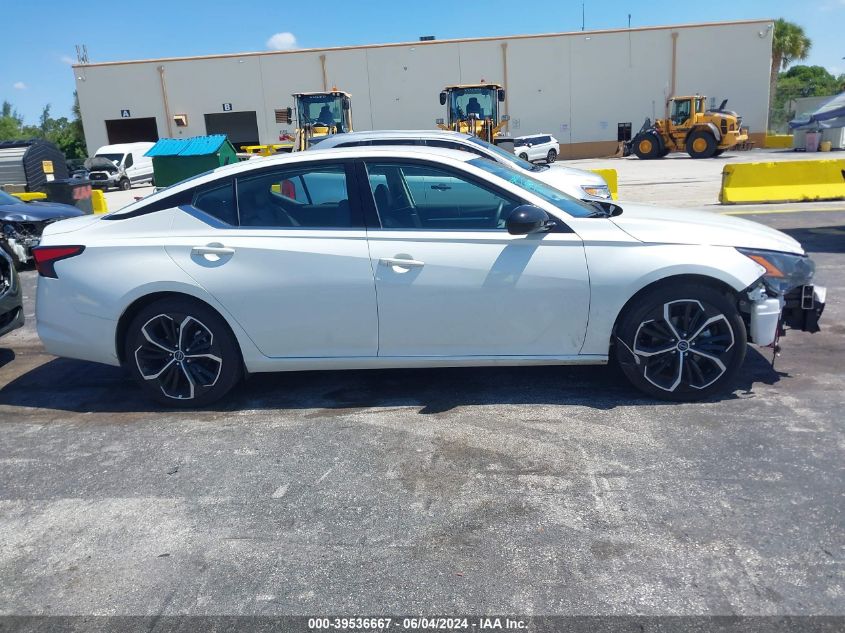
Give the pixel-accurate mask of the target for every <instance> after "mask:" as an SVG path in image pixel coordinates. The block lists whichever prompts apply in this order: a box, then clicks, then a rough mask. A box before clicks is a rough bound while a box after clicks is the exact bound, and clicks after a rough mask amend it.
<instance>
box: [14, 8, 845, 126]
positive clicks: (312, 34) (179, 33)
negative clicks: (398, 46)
mask: <svg viewBox="0 0 845 633" xmlns="http://www.w3.org/2000/svg"><path fill="white" fill-rule="evenodd" d="M2 4H3V5H4V6H3V18H4V19H3V23H4V28H3V38H2V46H3V50H4V52H3V54H2V55H0V100H3V99H6V100H8V101H11V102H12V103H13V104H14V106H15V108H16V109H17V110H18V111H19V112H20V113H21V114H22V115H23V116H24V118H25V119H26V121H27V122H28V123H35V122H36V121H37V119H38V116H39V114H40V112H41V108H42V107H43V106H44V104H46V103H50V104H51V105H52V111H53V114H54V116H61V115H69V113H70V106H71V101H72V94H73V89H74V81H73V73H72V70H71V68H70V62H71V61H72V60H74V59H75V56H76V55H75V48H74V45H75V44H77V43H85V44H87V46H88V53H89V57H90V60H91V61H92V62H96V61H116V60H126V59H147V58H154V57H170V56H181V55H205V54H211V53H235V52H246V51H259V50H267V49H268V47H270V46H276V47H290V46H295V47H297V48H312V47H324V46H342V45H355V44H374V43H381V42H404V41H412V40H416V39H417V38H418V37H419V36H420V35H435V36H436V37H437V38H438V39H448V38H454V37H481V36H500V35H514V34H523V33H549V32H557V31H572V30H579V29H580V28H581V4H582V3H581V1H580V0H554V1H549V0H543V1H539V0H502V1H500V0H484V1H482V2H460V1H458V2H456V1H454V0H447V1H444V0H426V1H425V2H416V1H415V2H408V1H407V0H347V1H336V0H320V1H319V2H291V1H290V0H275V1H271V0H240V1H233V0H225V1H221V0H168V1H167V2H162V1H160V0H135V1H134V2H103V1H101V0H89V1H88V2H85V3H82V4H79V3H71V2H67V0H62V1H61V2H58V1H55V0H29V1H24V0H5V1H4V2H3V3H2ZM584 4H585V9H586V11H585V12H586V26H587V29H588V30H589V29H602V28H619V27H624V26H626V24H627V21H628V13H631V14H632V18H631V23H632V26H653V25H660V24H682V23H689V22H707V21H721V20H740V19H748V18H778V17H784V18H786V19H788V20H792V21H794V22H797V23H799V24H801V25H802V26H804V28H805V30H806V31H807V34H808V35H809V36H810V37H811V38H812V40H813V50H812V53H811V56H810V59H809V60H808V61H807V63H811V64H818V65H821V66H825V67H827V68H828V69H830V70H831V71H833V72H835V73H836V74H838V73H842V72H845V60H843V59H842V58H843V57H845V37H843V30H844V29H845V0H805V1H804V2H795V1H794V0H791V1H786V0H735V1H734V2H717V3H708V2H691V1H690V2H678V1H677V0H671V1H666V0H648V1H643V0H586V2H585V3H584ZM479 7H480V8H482V9H483V10H479ZM277 34H278V35H277ZM274 35H276V37H275V38H273V36H274ZM271 38H273V39H272V44H271V43H270V42H268V41H269V40H271Z"/></svg>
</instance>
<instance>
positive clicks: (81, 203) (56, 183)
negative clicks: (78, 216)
mask: <svg viewBox="0 0 845 633" xmlns="http://www.w3.org/2000/svg"><path fill="white" fill-rule="evenodd" d="M43 187H44V190H45V192H46V193H47V199H48V200H50V201H51V202H61V203H63V204H72V205H73V206H75V207H76V208H78V209H80V210H81V211H83V212H84V213H94V209H93V207H92V205H91V181H90V180H87V179H84V178H62V179H61V180H53V181H50V182H45V183H44V185H43Z"/></svg>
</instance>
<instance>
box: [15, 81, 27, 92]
mask: <svg viewBox="0 0 845 633" xmlns="http://www.w3.org/2000/svg"><path fill="white" fill-rule="evenodd" d="M28 87H29V86H27V85H26V84H25V83H24V82H22V81H16V82H15V83H13V84H12V88H14V89H15V90H26V89H27V88H28Z"/></svg>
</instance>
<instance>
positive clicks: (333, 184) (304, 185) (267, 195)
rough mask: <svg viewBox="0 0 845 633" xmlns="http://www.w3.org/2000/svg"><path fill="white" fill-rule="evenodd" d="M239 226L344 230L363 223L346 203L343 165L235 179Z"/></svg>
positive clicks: (275, 172) (283, 170) (321, 166)
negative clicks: (236, 182) (236, 180)
mask: <svg viewBox="0 0 845 633" xmlns="http://www.w3.org/2000/svg"><path fill="white" fill-rule="evenodd" d="M238 210H239V213H240V221H241V226H253V227H263V228H321V229H348V228H358V227H362V226H363V224H364V223H363V218H362V217H359V212H358V211H357V209H353V207H352V206H351V205H350V203H349V195H348V193H347V183H346V169H345V167H344V165H342V164H337V165H326V164H321V165H316V166H304V167H299V166H297V167H288V168H281V169H274V170H272V171H268V172H266V173H263V174H261V175H258V176H245V177H243V178H238Z"/></svg>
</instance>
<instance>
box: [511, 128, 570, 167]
mask: <svg viewBox="0 0 845 633" xmlns="http://www.w3.org/2000/svg"><path fill="white" fill-rule="evenodd" d="M513 147H514V150H513V153H514V154H516V155H517V156H519V157H520V158H521V159H522V160H531V161H533V160H544V161H546V162H547V163H553V162H555V161H556V160H557V155H558V154H560V143H558V141H557V139H556V138H555V137H554V136H552V135H551V134H536V135H534V136H519V137H517V138H515V139H514V140H513Z"/></svg>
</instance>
